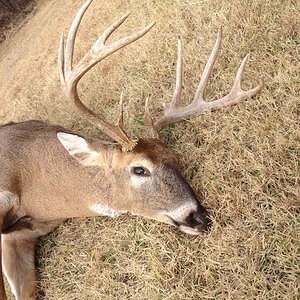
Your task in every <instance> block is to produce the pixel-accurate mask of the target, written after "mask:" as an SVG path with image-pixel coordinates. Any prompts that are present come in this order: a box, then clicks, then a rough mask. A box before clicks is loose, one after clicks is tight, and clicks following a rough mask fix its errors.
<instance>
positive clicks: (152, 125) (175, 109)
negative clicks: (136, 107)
mask: <svg viewBox="0 0 300 300" xmlns="http://www.w3.org/2000/svg"><path fill="white" fill-rule="evenodd" d="M221 39H222V28H220V29H219V32H218V36H217V40H216V43H215V45H214V47H213V50H212V52H211V54H210V56H209V59H208V61H207V63H206V65H205V68H204V71H203V74H202V76H201V79H200V83H199V86H198V88H197V91H196V94H195V97H194V99H193V101H192V102H191V103H190V104H189V105H187V106H184V107H183V106H180V105H179V102H180V98H181V92H182V50H181V41H180V39H178V56H177V67H176V86H175V90H174V94H173V97H172V100H171V101H170V102H169V103H165V109H164V115H163V116H162V117H161V118H160V119H158V120H157V121H155V122H154V121H153V120H152V118H151V117H150V114H149V110H148V101H146V105H145V115H144V121H145V124H146V125H147V127H148V128H149V132H150V135H151V136H152V137H158V134H159V132H160V131H161V130H162V129H163V128H164V127H165V126H167V125H168V124H171V123H175V122H179V121H181V120H182V119H185V118H188V117H191V116H193V115H196V114H201V113H204V112H207V111H211V110H217V109H220V108H223V107H226V106H231V105H234V104H237V103H239V102H241V101H243V100H245V99H247V98H250V97H252V96H254V95H256V94H257V93H258V92H259V91H261V89H262V88H263V85H264V84H263V81H261V82H260V84H259V85H258V86H257V87H255V88H253V89H250V90H246V91H244V90H243V89H242V88H241V80H242V76H243V71H244V69H245V65H246V63H247V60H248V59H249V54H247V55H246V56H245V58H244V59H243V61H242V63H241V65H240V67H239V69H238V71H237V74H236V77H235V81H234V83H233V86H232V89H231V91H230V92H229V93H228V94H227V95H226V96H224V97H222V98H220V99H217V100H214V101H210V102H207V101H205V99H204V92H205V88H206V85H207V82H208V79H209V76H210V74H211V71H212V69H213V66H214V64H215V61H216V59H217V56H218V53H219V50H220V46H221Z"/></svg>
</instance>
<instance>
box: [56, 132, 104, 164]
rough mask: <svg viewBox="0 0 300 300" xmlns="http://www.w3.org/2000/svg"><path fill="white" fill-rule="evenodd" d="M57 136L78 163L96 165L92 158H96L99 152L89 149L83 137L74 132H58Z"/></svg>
mask: <svg viewBox="0 0 300 300" xmlns="http://www.w3.org/2000/svg"><path fill="white" fill-rule="evenodd" d="M57 138H58V140H59V141H60V142H61V144H62V145H63V146H64V148H65V149H66V150H67V151H68V152H69V154H70V155H72V156H73V157H74V158H76V159H77V160H78V161H79V162H80V163H82V164H84V165H96V163H93V161H94V159H93V158H96V157H97V156H98V155H99V153H98V152H97V151H95V150H92V149H90V148H89V145H88V143H87V141H86V140H85V139H84V138H82V137H80V136H78V135H76V134H70V133H65V132H58V133H57Z"/></svg>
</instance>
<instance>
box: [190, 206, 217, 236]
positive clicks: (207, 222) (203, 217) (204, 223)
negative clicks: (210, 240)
mask: <svg viewBox="0 0 300 300" xmlns="http://www.w3.org/2000/svg"><path fill="white" fill-rule="evenodd" d="M185 222H186V225H187V226H189V227H192V228H195V229H197V230H199V231H207V230H209V228H210V227H211V224H212V221H211V218H210V217H209V215H208V212H207V211H206V210H205V209H204V210H197V211H195V212H192V213H190V214H189V215H188V216H187V218H186V219H185Z"/></svg>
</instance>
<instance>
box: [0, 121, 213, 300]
mask: <svg viewBox="0 0 300 300" xmlns="http://www.w3.org/2000/svg"><path fill="white" fill-rule="evenodd" d="M58 132H63V133H68V134H67V135H65V134H64V136H68V137H70V136H71V138H72V139H75V140H76V141H77V140H78V139H79V141H80V142H81V143H82V141H84V140H82V138H80V136H78V135H74V134H69V131H68V130H66V129H64V128H62V127H60V126H54V125H49V124H46V123H43V122H40V121H26V122H21V123H11V124H9V125H6V126H1V127H0V140H1V144H0V164H1V166H2V169H1V174H0V196H1V195H2V198H3V197H4V198H3V199H2V200H1V199H0V204H1V205H2V204H3V205H2V208H1V207H0V213H1V216H2V218H1V224H2V226H1V227H2V228H1V229H2V234H6V237H5V238H3V239H2V247H3V249H4V254H3V259H4V260H5V261H4V266H5V269H6V275H7V276H8V278H9V281H10V282H12V286H14V288H15V290H16V291H15V294H16V295H19V297H20V299H35V295H34V292H33V291H34V281H35V270H34V264H33V262H34V259H33V256H34V251H33V250H32V249H34V246H35V242H36V239H37V238H38V237H39V236H42V235H44V234H47V233H48V232H50V231H52V230H53V229H54V228H55V227H57V226H58V225H59V224H61V222H63V221H64V220H65V219H67V218H71V217H85V216H95V215H99V214H102V213H103V212H102V211H103V209H106V208H107V209H109V211H110V210H111V209H112V210H113V211H116V212H123V211H126V212H131V213H133V214H136V215H141V216H144V217H147V218H151V219H156V220H158V221H162V222H165V223H169V224H172V225H176V226H178V227H180V228H181V227H182V226H183V227H182V228H187V227H189V228H192V229H191V230H192V231H193V232H194V233H192V234H196V233H197V232H198V231H200V230H201V229H203V228H205V226H207V223H208V222H207V217H206V212H205V209H204V208H203V207H202V206H201V205H200V203H199V202H198V200H197V197H196V195H195V194H194V192H193V191H192V189H191V188H190V186H189V185H188V183H187V182H186V181H185V179H184V178H183V177H182V176H181V175H180V172H179V171H178V157H177V155H176V154H175V153H174V152H173V151H172V150H171V149H170V148H168V147H167V145H165V144H164V143H163V142H161V141H159V140H157V139H141V140H140V141H139V142H138V143H137V145H136V147H135V148H134V149H133V151H131V152H122V150H121V147H120V146H119V145H117V144H115V143H107V142H103V141H101V140H99V139H97V138H93V137H86V138H85V141H86V142H83V146H84V145H85V144H86V143H87V145H88V148H84V150H83V152H80V151H79V152H76V153H75V154H74V155H73V154H71V152H69V151H67V150H66V148H65V147H66V145H63V144H62V143H61V141H60V140H59V139H58V136H57V133H58ZM79 145H81V144H80V143H79ZM80 147H81V146H80ZM84 147H85V146H84ZM70 154H71V155H70ZM145 166H146V168H148V169H149V170H150V171H149V170H148V171H149V172H150V174H148V175H149V176H147V177H143V176H137V175H136V174H134V171H133V170H134V168H135V167H144V168H145ZM5 192H8V193H10V194H11V195H14V198H13V200H11V199H10V198H9V197H6V196H5V194H3V193H5ZM10 194H9V195H10ZM3 195H4V196H3ZM1 201H2V202H3V203H1ZM94 205H96V210H95V208H94ZM99 207H100V208H99ZM103 207H104V208H103ZM97 209H98V210H99V209H100V211H98V210H97ZM178 209H180V210H179V211H178ZM104 214H105V210H104ZM13 245H15V246H13ZM7 249H9V250H7ZM26 249H27V250H28V249H31V250H30V251H29V250H28V251H29V254H27V252H28V251H27V250H26ZM7 251H9V252H10V253H11V255H10V256H9V255H7ZM28 255H29V256H28ZM17 258H18V261H12V260H14V259H17ZM26 261H31V262H32V263H30V266H28V265H27V264H26ZM16 272H17V273H16ZM23 282H30V283H31V284H29V286H28V288H27V287H26V286H27V285H24V284H23ZM0 290H1V291H2V294H3V295H4V288H3V287H2V289H0ZM2 298H3V299H5V296H2ZM2 298H1V299H2Z"/></svg>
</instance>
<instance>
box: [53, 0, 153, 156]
mask: <svg viewBox="0 0 300 300" xmlns="http://www.w3.org/2000/svg"><path fill="white" fill-rule="evenodd" d="M91 3H92V0H87V1H86V2H85V3H84V4H83V5H82V7H81V8H80V9H79V11H78V12H77V14H76V16H75V18H74V20H73V23H72V25H71V27H70V30H69V33H68V37H67V42H66V45H65V44H64V37H63V35H62V37H61V39H60V45H59V55H58V63H59V73H60V81H61V84H62V87H63V90H64V92H65V94H66V96H67V97H68V99H69V100H70V102H71V103H72V104H73V105H74V106H75V107H76V108H77V109H78V111H79V112H80V113H81V115H82V116H84V117H85V118H86V119H87V120H88V121H90V122H91V123H93V124H94V125H96V126H97V127H98V128H99V129H101V130H102V131H103V132H105V133H106V134H107V135H108V136H110V137H111V138H112V139H114V140H115V141H117V142H118V143H119V144H120V145H121V146H122V150H123V151H130V150H132V149H133V147H134V146H135V145H136V141H135V140H132V139H130V138H129V137H128V135H127V134H126V132H125V130H124V129H123V127H122V126H123V95H121V99H120V115H119V121H118V122H117V124H116V125H114V124H110V123H108V122H106V121H105V120H103V119H102V118H101V117H100V116H98V115H96V114H95V113H94V112H92V111H91V110H90V109H89V108H87V107H86V106H85V105H84V104H83V103H82V102H81V100H80V99H79V96H78V94H77V85H78V82H79V80H80V79H81V78H82V76H83V75H84V74H85V73H86V72H87V71H88V70H90V69H91V68H92V67H93V66H94V65H96V64H97V63H98V62H100V61H101V60H103V59H104V58H106V57H107V56H109V55H111V54H112V53H114V52H116V51H117V50H119V49H121V48H122V47H125V46H126V45H128V44H130V43H133V42H134V41H136V40H138V39H139V38H141V37H142V36H144V35H145V34H146V33H147V32H148V31H149V30H150V29H151V28H152V27H153V26H154V24H155V23H154V22H153V23H151V24H149V25H148V26H146V27H145V28H143V29H141V30H139V31H137V32H135V33H133V34H131V35H129V36H126V37H124V38H122V39H120V40H118V41H115V42H113V43H112V44H110V45H105V41H106V40H107V38H108V37H109V36H110V35H111V34H112V33H113V32H114V31H115V30H116V29H117V28H118V27H119V26H120V25H121V24H122V23H123V22H124V21H125V19H126V18H127V17H128V15H129V14H128V13H127V14H126V15H124V16H123V17H122V18H120V19H119V20H118V21H116V22H114V23H113V24H112V25H111V26H110V27H109V28H108V29H106V30H105V31H104V33H103V34H102V35H101V36H100V37H99V38H98V40H97V41H96V42H95V44H94V46H93V47H92V48H91V50H90V51H88V52H87V54H86V55H85V56H84V57H83V58H82V59H81V60H80V62H79V63H78V64H77V65H76V66H74V67H72V60H73V52H74V43H75V38H76V33H77V30H78V27H79V25H80V22H81V20H82V17H83V15H84V13H85V12H86V10H87V9H88V7H89V5H90V4H91Z"/></svg>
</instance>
